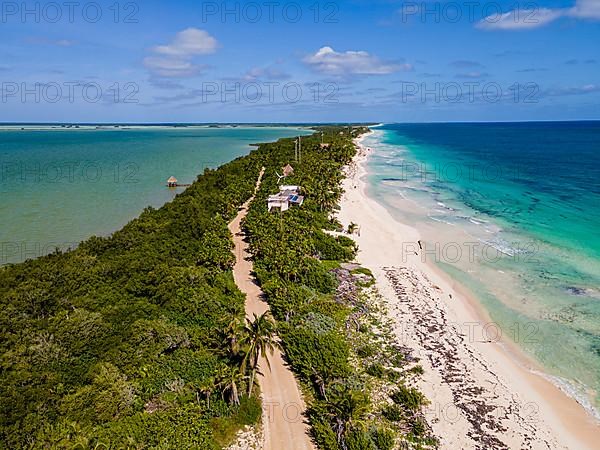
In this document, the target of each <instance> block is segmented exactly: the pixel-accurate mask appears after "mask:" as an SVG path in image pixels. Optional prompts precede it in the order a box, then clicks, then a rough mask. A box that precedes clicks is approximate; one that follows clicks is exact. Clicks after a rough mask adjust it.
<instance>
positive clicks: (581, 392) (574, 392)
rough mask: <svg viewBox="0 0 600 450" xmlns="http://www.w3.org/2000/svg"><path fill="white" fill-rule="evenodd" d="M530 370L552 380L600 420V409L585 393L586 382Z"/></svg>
mask: <svg viewBox="0 0 600 450" xmlns="http://www.w3.org/2000/svg"><path fill="white" fill-rule="evenodd" d="M530 372H531V373H533V374H536V375H538V376H540V377H542V378H544V379H546V380H548V381H549V382H551V383H552V384H553V385H555V386H556V387H558V388H559V389H560V390H561V391H563V392H564V393H565V394H567V396H569V397H571V398H572V399H574V400H575V401H576V402H577V403H579V404H580V405H581V406H582V407H583V408H584V409H585V410H586V411H587V412H588V413H589V414H590V415H591V416H592V417H594V419H596V420H597V421H599V422H600V411H599V410H598V409H597V408H596V407H595V406H594V405H593V404H592V402H591V401H590V399H589V398H588V396H587V395H586V394H585V390H586V388H585V385H584V384H582V383H579V382H574V381H570V380H567V379H566V378H562V377H559V376H556V375H549V374H547V373H543V372H540V371H537V370H530Z"/></svg>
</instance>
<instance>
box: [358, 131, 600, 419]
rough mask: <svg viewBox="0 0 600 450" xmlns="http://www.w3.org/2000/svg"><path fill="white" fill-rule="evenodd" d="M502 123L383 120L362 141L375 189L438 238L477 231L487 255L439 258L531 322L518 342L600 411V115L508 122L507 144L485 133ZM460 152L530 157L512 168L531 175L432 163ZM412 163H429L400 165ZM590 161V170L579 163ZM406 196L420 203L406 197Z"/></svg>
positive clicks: (504, 313)
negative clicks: (528, 335) (480, 173)
mask: <svg viewBox="0 0 600 450" xmlns="http://www.w3.org/2000/svg"><path fill="white" fill-rule="evenodd" d="M455 127H456V128H458V129H459V130H458V131H455V130H454V128H455ZM498 127H500V125H495V124H456V125H451V124H427V125H423V124H420V125H414V126H412V125H389V126H385V127H383V129H378V130H377V131H375V133H373V134H372V135H370V136H369V137H368V138H367V140H366V142H365V145H367V146H369V147H372V148H373V149H374V152H373V153H372V155H371V157H370V159H369V162H368V172H369V175H368V181H369V184H370V187H369V189H368V193H369V195H370V196H372V197H373V198H374V199H375V200H377V201H379V202H380V203H381V204H382V205H383V206H384V207H386V208H387V209H388V210H389V211H390V213H392V215H395V216H396V217H397V218H398V219H399V220H401V221H404V222H406V223H408V224H410V225H413V226H417V227H418V228H419V230H420V231H421V234H422V235H423V237H424V239H425V240H426V241H428V242H430V243H435V242H440V241H442V244H443V243H444V242H451V241H454V242H458V243H461V242H468V241H471V242H473V241H475V242H478V243H479V244H480V245H481V247H482V248H483V250H480V252H481V253H483V255H482V254H481V253H478V254H477V258H475V260H473V261H470V260H469V261H467V260H462V259H461V260H460V261H458V262H452V263H443V264H441V267H442V269H444V270H446V271H448V272H449V273H450V275H451V276H453V277H455V278H457V280H458V281H460V282H461V283H463V284H464V285H465V286H466V287H467V288H469V289H471V290H472V291H473V292H474V294H475V296H476V297H479V298H480V300H481V303H482V305H483V306H484V307H485V308H486V309H487V310H488V312H489V313H490V315H491V317H492V318H493V320H494V321H496V322H497V323H498V324H499V325H500V326H501V327H502V328H505V329H506V330H509V329H510V328H511V327H514V326H515V325H519V324H520V325H525V324H534V325H535V326H536V327H537V329H538V334H539V336H538V337H539V339H536V340H535V341H533V342H516V344H517V345H519V346H521V348H523V350H525V352H526V353H528V354H529V355H530V356H532V357H533V358H534V359H536V360H537V361H538V362H539V363H540V364H541V365H542V366H544V367H545V368H546V369H547V375H546V376H547V377H548V379H551V380H552V381H553V382H555V383H556V384H559V383H560V385H561V388H563V390H565V392H568V393H569V395H572V396H573V397H574V398H576V399H577V400H578V401H579V402H580V403H581V404H582V405H584V406H586V408H587V409H588V410H590V411H594V414H595V415H598V413H597V411H595V410H594V408H597V407H598V395H597V393H598V391H599V390H600V377H598V376H597V374H598V373H600V301H597V300H600V298H599V296H600V293H599V292H598V290H597V286H600V261H599V258H598V257H597V256H596V255H600V251H599V249H600V239H599V238H598V236H597V230H598V229H600V211H598V210H594V209H593V208H592V209H590V207H589V205H591V204H600V196H599V194H600V188H599V187H598V186H588V187H585V188H584V187H583V186H582V185H583V184H585V183H587V182H592V183H597V182H598V180H600V147H599V146H598V142H600V125H598V124H595V125H594V124H592V125H585V124H584V125H579V124H575V125H570V124H567V125H564V126H556V128H558V130H556V129H554V128H552V127H548V126H547V125H544V124H541V125H539V126H538V125H535V124H534V125H528V126H527V128H525V129H524V128H523V125H521V124H515V125H511V124H502V126H501V128H502V145H501V146H500V145H498V144H496V142H495V140H490V139H489V133H491V132H493V133H494V135H495V136H498V135H499V134H498V133H499V131H498V130H497V129H496V128H498ZM538 128H539V129H538ZM563 128H564V130H563ZM536 133H537V134H536ZM569 133H570V134H569ZM559 134H560V138H559V137H557V136H558V135H559ZM477 136H479V140H477ZM540 136H541V138H540ZM582 136H583V137H582ZM446 139H447V141H446ZM473 139H475V140H476V142H472V140H473ZM554 140H556V141H559V140H560V141H561V142H563V143H564V142H565V141H566V142H572V143H573V146H572V147H571V149H570V152H571V155H570V156H568V157H567V158H566V159H565V158H564V157H563V156H561V152H564V150H562V149H561V148H556V146H555V147H552V145H554ZM521 141H528V142H527V143H526V144H523V143H522V142H521ZM594 143H595V144H594ZM594 145H595V146H596V148H595V149H594V150H592V148H594ZM578 151H580V152H581V155H580V156H578V157H575V156H574V154H575V153H577V152H578ZM540 152H541V153H540ZM504 153H506V154H504ZM546 154H547V155H546ZM548 155H550V156H548ZM449 158H450V159H449ZM484 158H488V160H485V159H484ZM584 158H588V159H589V158H596V159H597V160H598V161H596V162H593V163H592V162H590V163H589V164H588V165H586V166H585V167H581V165H576V166H575V167H568V162H569V161H571V160H574V161H579V160H582V159H584ZM394 159H395V161H394ZM456 161H458V162H459V163H461V164H471V163H473V162H476V163H479V164H483V165H484V166H485V163H486V161H492V162H493V164H496V165H497V166H498V167H501V168H503V170H504V173H513V172H512V171H510V170H508V169H507V167H509V165H510V164H512V165H515V164H523V166H521V167H518V169H519V171H516V172H519V173H524V175H521V178H518V177H514V176H512V175H511V176H510V177H506V178H505V179H494V180H487V179H481V177H480V178H478V179H475V180H466V181H465V180H463V179H459V180H456V181H455V180H445V179H443V177H439V176H437V177H434V176H433V175H435V174H434V173H433V172H435V171H434V170H432V168H435V167H444V164H452V163H455V162H456ZM406 164H413V165H415V164H420V165H422V166H423V167H425V169H424V170H423V171H422V172H420V173H411V172H407V173H401V174H400V173H398V171H399V170H402V168H403V166H404V165H406ZM542 166H543V167H544V169H543V170H542V171H540V170H539V169H540V167H542ZM509 168H512V166H510V167H509ZM582 170H589V171H590V173H583V172H581V173H579V172H577V171H582ZM432 174H433V175H432ZM551 174H555V176H550V175H551ZM560 174H562V175H560ZM593 174H596V175H593ZM438 175H439V174H438ZM384 180H385V181H384ZM390 180H393V181H390ZM467 181H468V183H467ZM560 183H567V184H566V185H561V184H560ZM568 183H571V184H568ZM399 193H401V194H400V195H399ZM399 199H402V201H406V200H408V201H410V202H411V203H412V204H413V205H414V208H408V209H407V208H405V207H402V208H401V207H400V206H401V205H400V203H398V200H399ZM404 199H406V200H404ZM582 212H585V214H582ZM485 252H486V253H485ZM595 286H596V287H595ZM594 294H596V295H594ZM567 312H568V320H565V319H564V318H565V317H567V316H565V314H567Z"/></svg>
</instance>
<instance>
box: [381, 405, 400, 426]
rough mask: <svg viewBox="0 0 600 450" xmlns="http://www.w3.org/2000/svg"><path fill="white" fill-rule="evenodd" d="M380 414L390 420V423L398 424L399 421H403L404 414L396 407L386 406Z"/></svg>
mask: <svg viewBox="0 0 600 450" xmlns="http://www.w3.org/2000/svg"><path fill="white" fill-rule="evenodd" d="M381 414H382V415H383V417H385V418H386V419H387V420H390V421H392V422H400V421H401V420H403V419H404V412H403V411H402V408H400V407H399V406H398V405H388V406H386V407H385V408H384V409H383V410H382V411H381Z"/></svg>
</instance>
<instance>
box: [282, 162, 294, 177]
mask: <svg viewBox="0 0 600 450" xmlns="http://www.w3.org/2000/svg"><path fill="white" fill-rule="evenodd" d="M293 173H294V168H293V167H292V166H290V165H289V164H288V165H287V166H285V167H284V168H283V174H284V175H285V176H286V177H287V176H289V175H291V174H293Z"/></svg>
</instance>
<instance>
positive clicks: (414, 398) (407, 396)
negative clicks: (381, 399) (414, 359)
mask: <svg viewBox="0 0 600 450" xmlns="http://www.w3.org/2000/svg"><path fill="white" fill-rule="evenodd" d="M391 398H392V400H393V401H394V403H396V404H397V405H401V406H404V407H405V408H408V409H409V410H411V411H417V410H418V409H419V408H421V406H423V405H425V404H426V403H427V399H426V398H425V396H424V395H423V394H422V393H421V392H419V391H418V390H417V389H415V388H407V387H406V386H403V385H400V386H399V387H398V390H396V391H395V392H394V393H393V394H392V395H391Z"/></svg>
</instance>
